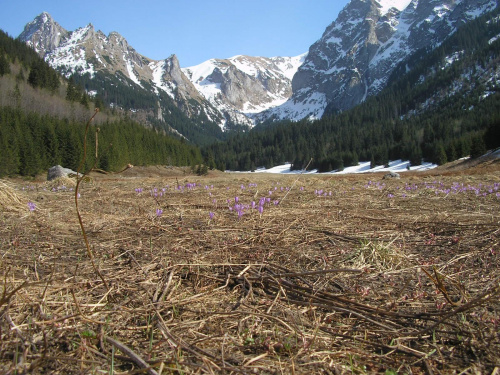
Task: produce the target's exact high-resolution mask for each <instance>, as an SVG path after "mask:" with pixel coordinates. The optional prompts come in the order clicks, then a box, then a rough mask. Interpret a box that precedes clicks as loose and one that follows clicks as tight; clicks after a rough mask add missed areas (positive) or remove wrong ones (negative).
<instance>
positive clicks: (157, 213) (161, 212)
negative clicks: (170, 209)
mask: <svg viewBox="0 0 500 375" xmlns="http://www.w3.org/2000/svg"><path fill="white" fill-rule="evenodd" d="M162 214H163V210H162V209H161V208H157V209H156V216H158V217H160V216H161V215H162Z"/></svg>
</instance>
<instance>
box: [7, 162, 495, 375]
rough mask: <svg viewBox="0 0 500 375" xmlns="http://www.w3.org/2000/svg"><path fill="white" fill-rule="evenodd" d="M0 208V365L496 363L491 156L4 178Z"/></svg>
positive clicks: (344, 367) (15, 368)
mask: <svg viewBox="0 0 500 375" xmlns="http://www.w3.org/2000/svg"><path fill="white" fill-rule="evenodd" d="M75 199H77V201H78V211H79V213H80V216H81V220H82V223H83V228H84V234H85V236H84V235H83V233H82V229H81V227H80V224H79V218H78V215H77V210H76V206H75ZM0 222H1V225H0V276H1V287H0V373H5V374H23V373H34V374H45V373H58V374H139V373H144V374H313V373H323V374H365V373H382V374H396V373H402V374H403V373H407V374H424V373H426V374H459V373H461V374H475V373H483V374H491V373H498V371H499V369H500V356H499V353H500V334H499V332H500V327H499V325H500V302H499V300H500V273H499V269H500V268H499V266H500V246H499V239H500V162H498V161H496V162H494V161H490V162H487V163H483V164H480V165H477V166H474V167H472V168H465V169H464V168H459V167H456V168H455V169H445V168H443V167H440V168H438V169H436V170H433V171H429V172H419V173H413V172H408V173H403V174H402V177H401V179H398V180H385V179H383V174H359V175H342V176H339V175H271V174H255V173H248V174H242V173H238V174H236V173H235V174H228V173H218V172H210V174H209V175H208V176H204V177H199V176H196V175H193V174H191V173H190V172H189V171H188V170H187V169H186V170H183V169H179V168H165V167H148V168H145V167H144V168H141V167H135V168H132V169H128V170H126V171H124V172H123V173H120V174H115V175H102V174H97V173H96V174H92V175H91V178H88V179H85V180H84V181H82V182H81V183H80V185H79V187H78V189H76V182H75V179H71V178H62V179H59V180H55V181H50V182H48V181H44V178H43V177H42V178H40V179H38V180H36V179H35V180H33V181H25V180H21V179H8V180H1V181H0ZM85 238H86V239H87V242H88V247H87V246H86V242H85ZM495 371H496V372H495Z"/></svg>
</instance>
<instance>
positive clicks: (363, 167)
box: [228, 160, 437, 174]
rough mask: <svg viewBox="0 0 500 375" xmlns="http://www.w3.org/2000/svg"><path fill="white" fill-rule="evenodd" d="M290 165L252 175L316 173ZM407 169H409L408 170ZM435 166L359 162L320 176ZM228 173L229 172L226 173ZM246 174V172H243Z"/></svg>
mask: <svg viewBox="0 0 500 375" xmlns="http://www.w3.org/2000/svg"><path fill="white" fill-rule="evenodd" d="M291 166H292V164H290V163H287V164H284V165H278V166H276V167H273V168H269V169H266V168H257V169H256V170H255V172H253V173H277V174H300V173H304V174H313V173H318V171H317V170H316V169H313V170H310V171H305V172H304V171H301V170H294V171H292V170H290V168H291ZM408 167H409V169H408ZM436 167H437V164H432V163H423V164H421V165H415V166H411V165H410V162H409V161H404V160H394V161H391V162H389V166H387V167H386V166H384V165H378V166H376V167H374V168H370V162H369V161H365V162H360V163H358V165H356V166H352V167H346V168H344V169H343V170H342V171H331V172H325V173H321V174H352V173H372V172H396V173H401V172H407V171H408V170H410V171H427V170H429V169H433V168H436ZM228 172H230V171H228ZM244 173H248V172H244Z"/></svg>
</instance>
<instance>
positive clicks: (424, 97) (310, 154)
mask: <svg viewBox="0 0 500 375" xmlns="http://www.w3.org/2000/svg"><path fill="white" fill-rule="evenodd" d="M499 62H500V8H496V9H494V10H493V11H491V12H488V13H485V14H484V15H483V16H480V17H477V18H476V19H475V20H472V21H470V22H468V23H466V24H464V25H462V26H461V27H460V28H459V29H458V30H457V31H456V32H455V33H453V35H451V36H450V37H449V38H447V39H446V40H445V41H443V43H441V44H440V45H439V46H437V47H434V48H433V46H429V47H427V48H423V49H420V50H418V51H416V52H415V53H413V54H412V55H410V56H408V58H407V59H406V60H404V61H401V62H399V64H397V66H396V67H395V68H394V70H393V72H392V74H391V75H390V76H389V78H388V80H387V85H386V87H385V88H384V89H383V90H382V91H380V92H379V93H378V94H376V95H372V96H367V98H366V100H365V101H364V102H363V103H361V104H359V105H357V106H355V107H353V108H351V109H348V110H345V111H342V112H341V113H339V112H338V109H337V108H336V107H335V106H334V105H333V104H332V106H331V107H330V106H327V108H326V109H325V113H326V115H325V116H323V117H322V118H321V119H318V120H315V121H310V120H308V119H303V120H301V121H297V122H294V121H290V120H283V121H276V122H274V123H272V124H268V123H263V124H259V125H257V126H255V127H254V128H253V129H252V130H251V131H250V132H249V133H248V134H245V135H239V134H238V135H234V136H232V137H231V138H230V139H229V140H227V141H226V142H219V143H217V144H212V145H210V146H209V148H210V152H211V154H213V155H215V162H216V164H217V165H218V166H219V168H220V169H230V170H243V171H245V170H252V169H255V168H258V167H261V166H265V167H266V168H270V167H273V166H276V165H282V164H285V163H287V162H288V163H292V169H302V168H304V167H306V165H307V166H309V168H311V169H317V170H318V171H320V172H329V171H332V170H342V169H343V168H344V167H349V166H355V165H357V164H358V162H359V161H370V164H371V165H372V166H375V165H386V164H388V163H389V161H390V160H398V159H401V160H409V161H410V163H411V165H412V166H413V165H420V164H421V163H422V160H425V161H426V162H432V163H434V164H443V163H446V162H447V161H453V160H456V159H458V158H462V157H468V156H470V157H477V156H480V155H484V154H485V153H486V150H487V149H495V148H497V147H500V63H499Z"/></svg>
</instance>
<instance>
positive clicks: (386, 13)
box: [20, 0, 498, 130]
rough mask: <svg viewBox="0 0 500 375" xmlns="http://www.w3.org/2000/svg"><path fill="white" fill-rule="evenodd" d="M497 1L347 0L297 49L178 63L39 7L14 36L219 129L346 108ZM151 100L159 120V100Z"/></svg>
mask: <svg viewBox="0 0 500 375" xmlns="http://www.w3.org/2000/svg"><path fill="white" fill-rule="evenodd" d="M497 6H498V3H497V0H444V1H437V0H351V1H350V2H349V3H348V4H347V5H346V6H345V7H344V9H343V10H342V11H341V12H340V13H339V15H338V17H337V19H336V20H335V21H334V22H332V24H331V25H329V26H328V27H327V28H326V30H325V32H324V33H323V36H322V37H321V38H320V39H319V40H318V41H317V42H316V43H314V44H313V45H312V46H311V47H310V48H309V51H308V53H306V54H303V55H300V56H297V57H274V58H265V57H250V56H235V57H232V58H228V59H212V60H208V61H206V62H203V63H201V64H199V65H197V66H193V67H187V68H181V67H180V63H179V61H178V59H177V57H176V56H175V55H172V56H170V57H168V58H167V59H165V60H160V61H156V60H152V59H149V58H147V57H145V56H142V55H140V54H139V53H138V52H137V51H136V50H135V49H134V48H132V47H131V46H130V45H129V44H128V43H127V41H126V40H125V39H124V38H123V37H122V36H121V35H120V34H118V33H116V32H112V33H110V34H109V35H108V36H106V35H104V34H103V33H102V32H101V31H96V30H95V29H94V27H93V26H92V25H91V24H89V25H87V26H86V27H84V28H80V29H78V30H76V31H74V32H68V31H67V30H64V29H63V28H62V27H61V26H60V25H59V24H57V22H55V21H54V20H53V19H52V18H51V17H50V15H48V14H47V13H43V14H41V15H40V16H38V17H37V18H36V19H35V20H34V21H33V22H31V23H29V24H28V25H26V28H25V30H24V31H23V33H22V34H21V35H20V38H21V39H22V40H24V41H26V42H27V43H28V44H30V45H31V46H32V47H33V48H35V50H37V51H38V52H39V54H40V55H43V56H44V57H45V59H46V60H47V61H48V62H49V63H50V64H51V65H52V66H53V67H56V68H57V69H58V70H60V71H62V72H63V73H64V74H66V75H68V76H69V75H71V74H73V73H75V72H76V73H79V74H87V75H88V76H90V77H92V75H93V74H95V73H96V72H106V73H107V74H112V75H115V76H116V77H118V78H119V80H120V81H121V82H122V83H123V84H125V85H128V86H129V87H133V88H134V89H137V90H144V91H149V92H152V93H154V94H157V95H159V94H161V93H166V94H167V95H168V96H169V97H170V99H172V100H173V102H174V103H175V105H176V106H177V107H178V108H180V109H181V110H182V111H183V112H184V113H185V114H186V115H187V116H189V117H194V116H198V117H199V116H202V117H204V118H206V119H207V121H210V122H212V123H215V124H218V125H219V126H220V128H221V129H223V130H227V129H231V128H232V126H235V125H237V126H240V125H244V126H247V127H251V126H253V125H254V124H255V123H259V122H263V121H268V120H280V119H290V120H295V121H297V120H300V119H303V118H320V117H321V116H322V115H323V113H324V111H325V109H326V108H327V107H328V109H329V113H334V112H341V111H344V110H346V109H349V108H352V107H353V106H355V105H357V104H359V103H361V102H363V101H364V100H365V99H366V98H367V97H368V96H371V95H375V94H377V93H378V92H380V91H381V90H382V89H383V88H384V87H385V86H386V84H387V82H388V79H389V77H390V76H391V74H393V72H394V69H395V68H396V67H397V66H398V64H400V63H401V62H403V61H405V60H406V59H408V57H409V56H411V55H412V54H413V53H415V52H416V51H419V50H421V49H433V48H435V47H437V46H439V45H440V44H441V43H442V42H443V41H444V40H445V39H446V38H448V37H449V36H450V35H452V34H453V33H454V32H455V31H456V30H457V29H458V28H459V27H460V26H461V25H463V24H465V23H467V22H469V21H471V20H473V19H475V18H477V17H479V16H480V15H482V14H484V13H486V12H488V11H490V10H493V9H495V8H496V7H497ZM99 94H103V93H99ZM151 107H158V111H157V117H158V119H159V120H161V121H165V119H166V116H168V110H167V109H166V108H162V102H161V100H158V101H157V103H152V104H151Z"/></svg>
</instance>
